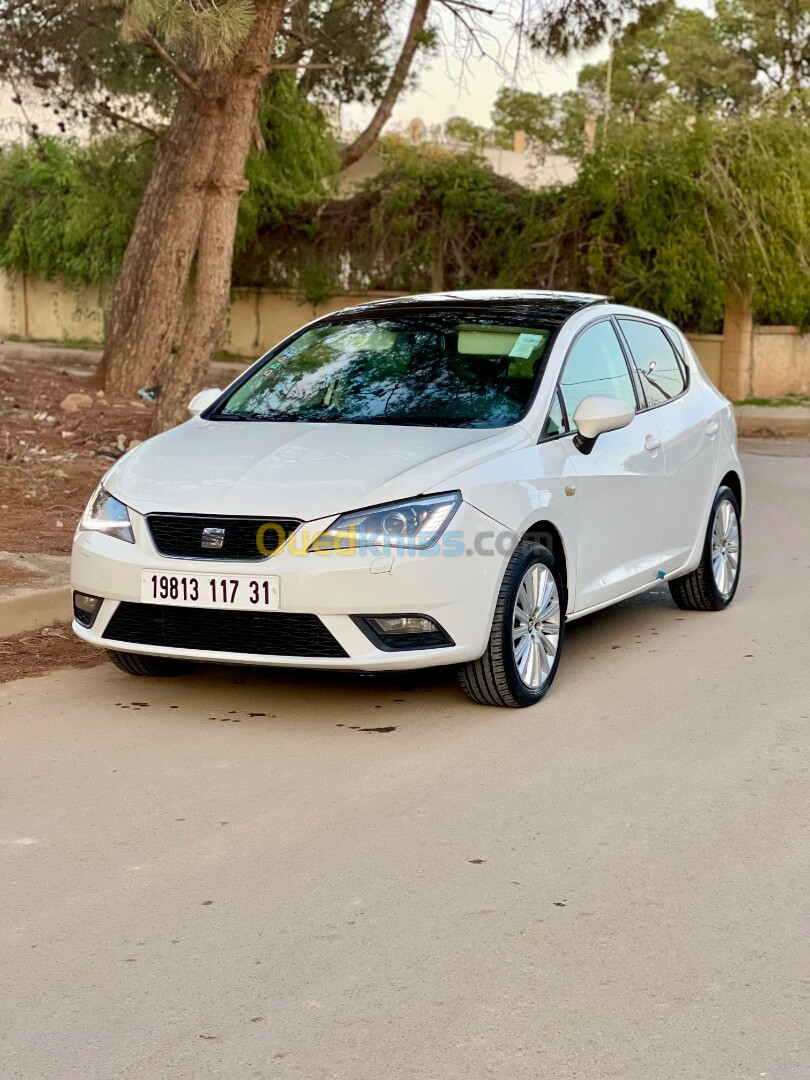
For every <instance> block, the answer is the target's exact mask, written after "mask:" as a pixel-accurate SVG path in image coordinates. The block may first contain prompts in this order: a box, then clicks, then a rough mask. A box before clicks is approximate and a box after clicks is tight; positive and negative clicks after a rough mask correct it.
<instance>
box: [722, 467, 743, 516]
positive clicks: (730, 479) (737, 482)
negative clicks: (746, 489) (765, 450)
mask: <svg viewBox="0 0 810 1080" xmlns="http://www.w3.org/2000/svg"><path fill="white" fill-rule="evenodd" d="M718 486H719V487H728V488H731V490H732V491H733V492H734V497H735V498H736V500H737V505H738V506H739V508H740V514H742V510H743V485H742V478H741V476H740V474H739V473H738V472H737V471H736V469H729V471H728V472H727V473H726V475H725V476H724V477H723V479H722V480H721V481H720V484H719V485H718Z"/></svg>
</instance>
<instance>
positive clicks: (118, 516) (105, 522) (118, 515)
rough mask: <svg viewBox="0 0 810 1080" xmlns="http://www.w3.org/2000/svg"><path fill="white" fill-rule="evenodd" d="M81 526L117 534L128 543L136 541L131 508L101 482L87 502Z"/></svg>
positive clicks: (89, 529) (112, 534)
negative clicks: (111, 493)
mask: <svg viewBox="0 0 810 1080" xmlns="http://www.w3.org/2000/svg"><path fill="white" fill-rule="evenodd" d="M79 528H80V529H86V530H88V531H90V532H102V533H106V534H107V536H116V537H118V539H119V540H126V541H127V543H128V544H134V543H135V535H134V533H133V532H132V522H131V521H130V520H129V510H127V508H126V506H124V504H123V503H122V502H119V500H118V499H116V498H114V497H113V496H112V495H110V493H109V492H108V491H105V490H104V488H103V487H102V486H101V485H100V484H99V486H98V487H97V488H96V490H95V492H94V493H93V497H92V498H91V500H90V502H89V503H88V504H87V509H86V510H85V512H84V514H83V515H82V520H81V523H80V525H79Z"/></svg>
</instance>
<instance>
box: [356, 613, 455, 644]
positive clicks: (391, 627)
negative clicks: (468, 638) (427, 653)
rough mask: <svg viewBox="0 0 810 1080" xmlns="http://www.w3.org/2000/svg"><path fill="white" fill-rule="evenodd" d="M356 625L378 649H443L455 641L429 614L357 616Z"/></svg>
mask: <svg viewBox="0 0 810 1080" xmlns="http://www.w3.org/2000/svg"><path fill="white" fill-rule="evenodd" d="M353 619H354V622H355V624H356V625H357V626H358V627H359V628H360V629H361V630H362V631H363V633H364V634H365V635H366V637H367V638H368V639H369V641H371V642H372V643H373V644H374V645H376V646H377V648H378V649H382V650H383V651H384V652H399V651H400V650H403V649H440V648H446V647H447V646H448V645H455V642H454V641H453V639H452V638H451V637H450V635H449V634H448V633H447V631H446V630H444V629H443V627H441V626H440V625H439V624H438V623H437V622H436V621H435V620H434V619H429V618H428V617H427V616H426V615H410V614H409V615H355V616H353Z"/></svg>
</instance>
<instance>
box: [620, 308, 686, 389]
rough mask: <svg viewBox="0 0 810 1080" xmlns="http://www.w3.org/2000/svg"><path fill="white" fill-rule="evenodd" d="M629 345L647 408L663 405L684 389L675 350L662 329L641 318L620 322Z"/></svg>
mask: <svg viewBox="0 0 810 1080" xmlns="http://www.w3.org/2000/svg"><path fill="white" fill-rule="evenodd" d="M619 325H620V326H621V328H622V333H623V334H624V336H625V338H626V339H627V344H628V345H629V346H630V352H631V353H632V356H633V362H634V363H635V365H636V368H637V370H638V374H639V379H640V380H641V385H642V386H643V388H644V396H645V397H646V398H647V404H648V405H661V404H662V403H663V402H665V401H669V399H670V398H674V397H677V396H678V394H680V393H681V391H682V390H683V389H684V386H685V385H686V384H685V383H684V378H683V371H682V370H681V365H680V364H679V363H678V358H677V356H676V355H675V350H674V349H673V348H672V346H671V345H670V343H669V338H668V337H667V336H666V334H665V333H664V331H663V330H662V329H661V328H660V326H654V325H653V323H648V322H640V321H639V320H638V319H619Z"/></svg>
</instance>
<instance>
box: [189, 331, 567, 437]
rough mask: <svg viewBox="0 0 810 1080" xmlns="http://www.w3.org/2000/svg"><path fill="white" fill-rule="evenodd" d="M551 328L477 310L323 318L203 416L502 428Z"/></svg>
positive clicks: (529, 383) (518, 411) (521, 401)
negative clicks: (325, 320)
mask: <svg viewBox="0 0 810 1080" xmlns="http://www.w3.org/2000/svg"><path fill="white" fill-rule="evenodd" d="M550 335H551V330H550V329H549V328H546V329H541V328H531V327H524V326H510V325H508V324H502V323H500V322H498V321H493V320H492V319H486V318H485V317H483V316H481V317H479V318H476V315H475V314H472V318H471V319H470V318H465V319H464V320H461V319H460V318H459V317H458V315H454V316H447V315H441V314H437V315H433V314H422V315H405V316H402V317H400V316H396V317H393V318H392V317H386V318H362V319H357V320H356V321H345V320H340V321H335V322H329V323H323V324H321V325H319V326H316V327H313V328H312V329H311V330H306V331H305V332H304V333H303V334H301V335H300V336H299V337H297V338H295V339H294V340H293V341H292V342H290V343H289V344H287V345H285V346H283V347H282V348H280V349H278V350H276V351H275V352H274V353H271V354H270V355H269V356H268V357H267V359H266V360H265V361H264V363H263V364H262V366H261V367H260V368H258V369H257V370H256V371H254V372H253V374H252V375H250V376H249V377H248V378H247V379H246V381H245V382H243V383H242V384H241V385H240V386H237V387H236V389H235V390H234V391H233V392H232V393H231V395H230V397H229V398H228V399H227V400H226V401H225V403H224V404H222V405H220V406H219V407H218V408H217V409H216V411H215V412H214V413H213V414H212V415H211V416H210V417H209V418H210V419H212V420H285V421H324V422H328V423H344V424H374V423H377V424H415V425H424V426H437V425H440V426H446V427H483V428H494V427H505V426H507V425H508V424H513V423H515V422H516V421H517V420H519V419H520V418H521V416H522V415H523V413H524V412H525V410H526V408H527V406H528V404H529V401H530V400H531V397H532V392H533V389H534V386H535V383H536V382H537V379H538V375H539V373H540V369H541V367H542V363H543V360H544V357H545V353H546V347H547V345H548V341H549V337H550Z"/></svg>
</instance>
